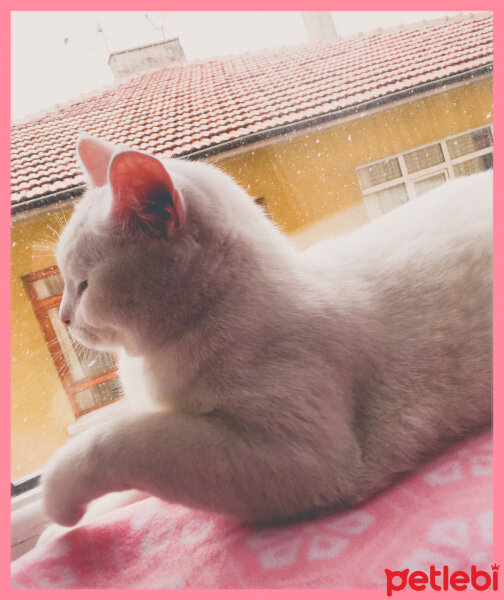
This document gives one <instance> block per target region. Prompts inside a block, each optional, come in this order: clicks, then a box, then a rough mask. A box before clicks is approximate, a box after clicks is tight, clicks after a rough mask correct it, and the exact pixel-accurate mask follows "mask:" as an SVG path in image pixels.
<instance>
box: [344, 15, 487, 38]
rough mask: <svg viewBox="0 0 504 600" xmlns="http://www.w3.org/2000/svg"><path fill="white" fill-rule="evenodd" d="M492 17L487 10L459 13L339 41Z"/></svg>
mask: <svg viewBox="0 0 504 600" xmlns="http://www.w3.org/2000/svg"><path fill="white" fill-rule="evenodd" d="M490 16H493V11H491V10H486V11H481V12H474V11H471V12H462V11H461V12H459V13H457V14H456V15H452V16H449V15H445V16H444V17H438V18H437V19H429V20H427V19H422V20H421V21H415V22H413V23H401V24H400V25H391V26H390V27H377V28H376V29H371V30H370V31H360V32H358V33H353V34H352V35H348V36H341V37H340V38H339V39H340V40H341V41H348V40H353V39H364V38H367V37H372V36H374V35H378V34H380V35H381V34H388V33H394V32H396V31H412V30H415V29H424V28H427V27H433V26H435V25H436V24H439V25H444V24H448V23H455V22H457V21H460V22H464V21H478V20H483V19H486V18H488V17H490Z"/></svg>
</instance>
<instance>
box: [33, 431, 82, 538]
mask: <svg viewBox="0 0 504 600" xmlns="http://www.w3.org/2000/svg"><path fill="white" fill-rule="evenodd" d="M76 442H78V440H72V441H71V442H69V443H68V444H66V445H65V446H63V448H61V449H60V450H58V451H57V452H56V454H55V455H54V456H53V457H52V458H51V460H50V461H49V462H48V464H47V465H46V467H45V469H44V473H43V474H42V478H41V487H42V501H43V504H44V510H45V512H46V514H47V516H48V517H49V518H50V519H51V520H52V521H54V522H55V523H58V524H59V525H64V526H66V527H70V526H72V525H75V524H76V523H78V522H79V521H80V519H81V518H82V516H83V515H84V513H85V510H86V504H87V501H88V500H90V499H91V498H92V496H91V497H90V496H89V494H90V491H91V489H90V488H91V486H90V482H89V477H87V476H86V474H87V473H88V471H89V469H88V468H87V467H86V459H85V451H84V449H83V448H82V447H81V446H82V444H80V443H76ZM91 493H92V492H91Z"/></svg>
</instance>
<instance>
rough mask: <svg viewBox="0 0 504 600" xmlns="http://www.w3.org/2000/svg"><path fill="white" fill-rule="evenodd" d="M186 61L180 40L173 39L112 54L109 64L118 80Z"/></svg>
mask: <svg viewBox="0 0 504 600" xmlns="http://www.w3.org/2000/svg"><path fill="white" fill-rule="evenodd" d="M185 59H186V58H185V55H184V50H183V49H182V46H181V45H180V41H179V39H178V38H173V39H171V40H164V41H162V42H157V43H155V44H148V45H147V46H139V47H138V48H131V49H130V50H121V51H119V52H112V54H111V55H110V56H109V61H108V64H109V66H110V68H111V69H112V73H113V74H114V77H115V78H116V80H117V79H123V78H124V77H128V76H129V75H134V74H135V73H141V72H142V71H146V70H148V69H159V68H162V67H165V66H166V65H169V64H170V63H172V62H178V61H185Z"/></svg>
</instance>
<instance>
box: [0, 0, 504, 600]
mask: <svg viewBox="0 0 504 600" xmlns="http://www.w3.org/2000/svg"><path fill="white" fill-rule="evenodd" d="M11 4H14V3H11ZM78 4H79V5H80V6H77V7H76V6H74V7H73V9H74V10H82V11H89V10H118V11H125V10H142V7H141V4H140V3H138V2H133V1H132V0H122V1H118V0H113V1H109V2H106V3H103V2H96V1H93V0H90V1H88V2H86V3H84V2H80V3H78ZM475 4H476V3H474V2H471V3H469V2H467V1H463V2H453V1H451V0H450V1H449V2H445V3H443V6H442V9H443V10H455V11H471V10H483V9H485V10H493V12H494V31H497V32H499V31H501V30H500V24H501V13H502V12H503V11H504V9H501V8H500V7H499V5H498V2H497V1H496V0H491V1H490V2H488V3H486V5H485V6H484V7H481V8H479V7H477V6H475ZM247 5H248V6H247V7H243V5H237V3H236V2H231V1H230V0H214V1H213V2H209V1H208V0H184V1H182V0H172V1H171V2H169V3H166V2H161V1H160V0H154V1H153V2H150V4H149V7H148V8H149V10H155V9H159V10H167V9H169V10H184V11H187V10H194V11H199V10H219V11H227V10H237V8H238V6H240V10H250V11H258V10H265V11H268V10H275V11H277V10H278V11H281V10H303V9H306V8H307V3H306V2H299V1H290V2H288V1H287V0H277V1H276V2H271V0H269V1H265V0H256V1H255V2H253V3H252V2H248V3H247ZM68 8H69V5H68V2H62V1H61V0H55V1H52V2H46V3H42V2H36V1H35V0H31V1H27V2H20V3H19V4H18V5H17V6H9V7H4V8H2V19H1V21H0V23H1V24H0V27H1V37H0V44H1V47H2V51H1V64H2V74H3V77H2V81H3V82H4V86H5V88H4V89H5V92H4V93H3V94H2V97H1V103H2V106H1V108H2V111H1V114H2V125H3V127H2V133H3V139H2V142H3V143H2V144H1V145H0V152H1V161H0V168H1V172H2V179H1V182H2V189H4V195H5V196H6V201H5V202H4V204H1V203H0V214H2V215H4V216H3V218H1V219H0V227H1V228H2V231H3V234H2V235H0V244H1V246H2V252H1V254H0V269H1V274H2V280H3V281H4V283H5V285H6V287H5V288H4V289H6V290H7V289H9V287H10V286H9V282H10V227H9V223H10V210H9V209H10V202H8V201H7V197H10V188H9V179H10V169H9V166H10V160H9V152H10V142H9V129H10V96H9V95H8V91H7V90H8V89H9V87H8V84H7V82H9V81H10V12H11V11H13V10H30V11H37V10H40V11H67V10H68ZM309 8H310V9H311V10H313V9H317V10H340V11H343V10H353V11H355V10H362V11H368V10H380V11H381V10H387V11H394V10H404V3H403V2H398V1H397V0H386V1H383V2H376V1H375V2H373V1H371V0H367V1H361V2H344V3H343V5H342V4H341V3H338V4H337V3H335V2H327V0H324V1H321V2H318V3H317V4H316V6H315V7H313V6H310V7H309ZM415 9H416V7H415ZM419 9H420V10H439V9H440V6H439V3H438V2H434V1H432V0H427V1H424V2H422V6H421V8H420V7H419ZM494 43H495V54H496V56H497V60H496V61H495V69H494V90H495V91H494V132H495V136H496V137H497V139H499V137H500V111H499V108H500V106H501V101H500V93H499V92H500V85H501V77H500V74H501V73H500V71H501V66H500V62H499V58H500V57H502V56H503V53H502V50H501V49H502V46H503V43H504V42H503V41H502V39H501V36H500V35H497V36H495V38H494ZM494 161H495V164H496V165H497V168H494V172H495V179H494V186H495V189H494V198H495V202H494V210H495V213H494V253H495V254H494V272H495V275H496V276H495V279H494V399H495V401H494V423H495V427H494V457H495V459H494V460H495V466H494V473H495V474H496V476H495V477H494V507H495V509H496V510H495V513H494V556H493V560H494V562H497V564H502V561H503V560H504V551H503V549H504V535H503V534H504V510H503V509H502V507H503V506H504V479H503V477H502V476H499V474H501V473H502V469H503V465H504V460H503V457H504V439H503V437H501V435H498V434H499V433H502V422H503V418H504V416H503V415H504V406H503V405H502V401H501V396H500V394H501V393H502V391H503V390H504V368H503V365H504V353H503V339H504V336H503V331H504V311H503V312H501V311H500V310H499V308H501V310H502V305H503V300H504V293H503V291H504V280H503V278H502V276H499V275H501V274H502V273H503V270H504V264H503V247H504V238H503V232H502V229H503V226H504V205H503V204H501V203H500V202H499V200H498V199H500V197H501V196H500V194H501V192H502V190H503V185H504V184H503V183H502V178H501V176H500V170H499V167H498V165H499V164H500V154H499V146H498V143H497V148H495V146H494ZM0 303H1V310H0V320H1V321H0V322H1V329H0V331H1V344H0V354H1V362H0V365H1V369H0V374H1V384H2V391H3V398H4V402H3V406H4V409H3V411H2V413H3V414H2V419H1V425H0V427H1V428H2V432H3V435H2V440H3V446H4V447H3V449H2V453H1V460H0V463H1V467H2V478H1V481H2V482H3V484H2V490H5V494H3V493H2V495H1V502H2V505H1V509H0V510H1V512H0V515H1V520H0V523H1V532H2V538H1V539H2V548H1V561H0V589H1V591H2V592H3V594H6V596H4V597H9V598H10V597H15V598H24V597H28V596H29V597H30V598H31V597H33V596H34V595H37V596H39V597H45V598H54V597H60V598H63V597H65V598H67V597H68V596H72V597H78V596H79V597H85V596H88V595H89V594H93V598H97V597H98V596H97V594H98V595H100V596H101V595H102V594H103V595H104V596H105V595H106V596H107V597H112V596H114V597H115V598H121V599H127V598H141V597H143V596H144V594H146V591H145V590H11V588H10V543H9V542H10V488H9V491H8V482H9V473H10V445H9V443H10V405H9V403H8V399H9V398H10V369H9V365H10V294H8V293H4V294H3V295H2V296H1V297H0ZM495 432H496V433H497V434H496V433H495ZM497 507H501V508H500V509H499V510H497ZM384 586H385V578H384ZM501 587H503V586H502V585H501ZM501 591H502V590H501ZM150 594H158V595H160V597H161V596H163V597H166V596H167V595H170V596H171V597H173V596H179V597H181V596H182V595H183V596H184V597H186V598H187V597H190V598H199V597H204V598H221V597H222V596H224V595H225V596H227V597H229V598H230V597H233V598H234V597H236V596H237V595H239V596H240V597H241V598H249V599H252V598H262V599H264V600H267V599H268V598H270V597H273V596H274V597H275V598H278V597H281V598H286V599H287V598H288V599H289V600H296V599H297V598H308V597H313V596H316V597H317V598H320V599H322V598H327V599H329V598H331V599H332V598H334V597H335V594H337V597H338V598H347V597H351V598H365V599H372V598H377V599H378V598H386V594H385V587H384V589H383V590H225V591H221V590H180V591H169V590H156V591H149V595H150ZM433 594H436V592H429V591H424V592H423V593H422V594H421V596H418V594H416V593H415V592H413V591H406V590H405V591H402V592H401V595H400V597H401V598H411V597H414V598H417V599H418V598H419V597H420V598H424V597H426V596H429V597H430V596H431V595H433ZM447 595H448V596H450V597H452V596H453V595H456V593H455V592H454V591H453V592H443V593H442V598H445V597H446V596H447ZM465 595H466V596H467V597H475V596H476V597H478V598H479V597H480V594H479V592H475V591H467V592H465ZM436 597H438V598H439V596H436Z"/></svg>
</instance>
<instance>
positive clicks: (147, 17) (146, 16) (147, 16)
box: [144, 13, 166, 40]
mask: <svg viewBox="0 0 504 600" xmlns="http://www.w3.org/2000/svg"><path fill="white" fill-rule="evenodd" d="M161 15H162V18H164V13H161ZM144 17H145V18H146V20H147V22H148V23H149V25H152V27H154V29H157V30H158V31H160V32H161V35H162V36H163V40H166V33H165V30H164V25H161V26H159V25H156V24H155V23H153V22H152V21H151V18H150V17H149V14H148V13H145V14H144Z"/></svg>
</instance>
